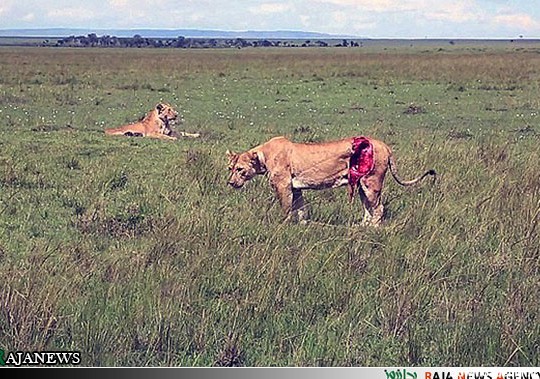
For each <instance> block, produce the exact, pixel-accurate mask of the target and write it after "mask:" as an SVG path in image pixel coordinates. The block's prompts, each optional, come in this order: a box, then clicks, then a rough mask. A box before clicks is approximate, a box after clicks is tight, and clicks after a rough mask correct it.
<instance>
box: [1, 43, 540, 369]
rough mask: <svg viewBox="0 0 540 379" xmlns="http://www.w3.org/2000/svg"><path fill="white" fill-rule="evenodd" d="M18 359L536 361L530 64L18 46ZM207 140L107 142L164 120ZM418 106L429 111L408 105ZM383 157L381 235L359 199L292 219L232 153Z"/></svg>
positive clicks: (5, 214)
mask: <svg viewBox="0 0 540 379" xmlns="http://www.w3.org/2000/svg"><path fill="white" fill-rule="evenodd" d="M0 65H1V66H2V67H3V70H4V71H3V74H2V76H1V78H0V115H1V119H2V120H3V121H2V123H1V124H0V125H1V127H0V136H1V138H0V146H1V149H0V263H1V268H0V280H1V281H2V283H3V285H2V286H1V287H0V304H1V305H0V343H1V345H0V348H3V349H5V350H10V351H13V350H29V351H34V350H54V349H60V350H70V349H74V350H80V351H81V352H82V359H83V364H85V365H90V366H94V365H103V366H119V365H125V366H131V365H138V366H139V365H140V366H146V365H156V366H158V365H159V366H163V365H170V366H176V365H182V366H209V365H218V366H219V365H249V366H272V365H278V366H307V365H309V366H318V365H324V366H356V365H362V366H394V365H413V366H414V365H422V366H445V365H460V366H481V365H489V366H501V365H502V366H518V365H527V366H537V365H539V361H538V354H537V352H538V346H539V344H540V338H539V335H540V329H539V327H538V323H537V322H536V321H537V320H536V319H537V314H538V313H539V311H540V309H539V302H538V299H537V294H538V293H539V290H540V288H539V281H538V280H537V279H536V278H537V275H538V268H539V264H538V259H539V255H540V248H539V246H540V236H539V231H540V228H539V226H538V224H539V219H540V202H539V198H540V196H539V195H540V181H539V176H538V162H539V161H540V160H539V153H538V148H537V145H538V140H539V134H538V133H539V130H538V126H537V123H538V117H539V116H538V112H539V111H540V109H539V108H540V104H539V102H538V96H537V95H538V84H537V83H538V82H539V79H540V55H538V54H537V51H536V50H535V49H529V50H523V51H515V50H488V51H486V52H478V51H476V50H475V51H473V50H466V49H455V50H452V51H443V52H440V51H437V50H431V51H417V50H413V51H408V50H399V51H387V52H383V51H371V50H370V51H367V52H365V51H364V50H362V49H357V50H348V49H329V50H325V49H313V50H311V49H305V50H304V49H299V50H290V49H275V50H274V49H268V50H267V49H262V50H257V49H246V50H241V51H237V50H235V51H228V50H227V51H225V50H217V51H216V50H208V51H192V50H189V51H161V50H160V51H155V50H136V51H134V50H115V49H106V50H105V49H104V50H91V49H84V50H75V49H73V50H71V49H39V48H32V49H24V48H20V49H19V48H17V49H15V48H2V49H0ZM160 100H165V101H168V102H170V103H171V104H173V105H174V106H176V107H177V108H179V110H180V111H181V113H182V115H183V117H184V119H185V122H184V124H183V125H180V126H178V128H179V129H182V130H187V131H199V132H201V133H202V138H201V139H199V140H187V139H186V140H180V141H177V142H173V143H170V142H163V141H152V140H145V139H128V138H107V137H105V136H104V134H103V133H102V131H103V129H104V128H105V127H112V126H116V125H120V124H123V123H125V122H129V121H134V120H136V119H138V118H139V117H140V116H141V115H142V114H144V113H145V112H147V111H148V110H149V109H150V108H151V107H152V106H153V105H155V103H156V102H158V101H160ZM411 105H414V106H415V107H416V109H420V110H421V112H418V113H416V114H413V113H411V112H408V111H407V110H408V109H409V107H410V106H411ZM277 134H285V135H288V136H289V137H291V138H293V139H295V140H299V141H319V140H327V139H333V138H340V137H344V136H350V135H357V134H367V135H372V136H375V137H378V138H381V139H383V140H385V141H386V142H388V143H389V144H390V145H391V146H392V148H393V150H394V151H395V154H396V158H397V161H398V164H399V167H400V173H401V175H402V176H404V177H409V176H413V175H415V174H417V173H419V172H420V171H422V170H424V169H425V168H428V167H429V168H431V167H433V168H435V169H436V170H437V171H438V172H439V173H440V175H439V178H438V180H437V181H436V182H435V183H429V182H426V183H423V184H422V185H420V186H418V187H416V188H412V189H403V188H401V187H399V186H397V185H396V184H395V183H394V182H393V181H392V179H391V178H389V179H388V180H387V183H386V188H385V190H384V201H385V206H386V218H385V223H384V227H382V228H379V229H370V228H362V227H360V226H358V225H357V224H358V222H359V220H360V219H361V214H362V209H361V206H360V203H359V202H358V201H355V202H354V203H353V204H352V205H351V204H349V202H348V199H347V195H346V193H345V192H346V191H341V190H333V191H321V192H309V193H306V197H307V200H308V202H309V206H310V211H311V217H312V219H314V220H315V221H318V222H317V223H312V224H308V225H307V226H304V225H294V224H289V223H285V222H284V220H283V215H282V213H281V210H280V209H279V206H278V204H277V203H276V201H275V198H274V195H273V194H272V192H271V189H270V187H269V185H268V183H267V181H266V179H265V178H257V179H255V180H254V181H253V182H251V183H249V185H248V186H246V188H245V189H244V190H242V191H238V192H237V191H233V190H232V189H230V188H227V187H226V179H227V173H226V159H225V155H224V153H225V151H226V150H227V149H232V150H242V149H247V148H250V147H252V146H254V145H256V144H259V143H262V142H264V141H265V140H267V139H268V138H270V137H272V136H275V135H277Z"/></svg>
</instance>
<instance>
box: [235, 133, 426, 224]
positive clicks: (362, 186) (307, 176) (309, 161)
mask: <svg viewBox="0 0 540 379" xmlns="http://www.w3.org/2000/svg"><path fill="white" fill-rule="evenodd" d="M227 155H228V158H229V170H230V171H231V175H230V178H229V181H228V184H230V185H231V186H232V187H234V188H240V187H242V186H243V185H244V184H245V183H246V182H247V181H248V180H250V179H251V178H253V177H254V176H255V175H258V174H266V173H268V174H269V178H270V183H271V184H272V186H273V188H274V189H275V191H276V194H277V196H278V198H279V200H280V202H281V206H282V208H283V209H284V210H285V212H286V213H287V216H288V218H293V219H298V220H300V221H305V219H306V214H305V211H304V199H303V198H302V190H304V189H314V190H319V189H325V188H336V187H341V186H344V185H347V184H348V185H349V194H350V195H351V198H352V196H353V194H354V191H355V187H356V186H358V192H359V194H360V198H361V200H362V203H363V205H364V217H363V220H362V224H364V225H373V226H378V225H379V224H380V223H381V220H382V217H383V204H382V202H381V190H382V188H383V182H384V177H385V175H386V171H387V170H388V167H390V172H391V173H392V176H393V177H394V179H395V180H396V181H397V182H398V183H399V184H400V185H402V186H409V185H412V184H415V183H417V182H419V181H420V180H422V179H423V178H424V177H425V176H427V175H435V171H434V170H428V171H426V172H425V173H424V174H422V175H421V176H419V177H418V178H416V179H413V180H409V181H403V180H401V179H400V178H399V177H398V176H397V172H396V163H395V162H394V157H393V155H392V151H391V150H390V148H389V147H388V146H387V145H386V144H385V143H383V142H381V141H378V140H376V139H373V138H368V137H354V138H346V139H342V140H339V141H332V142H325V143H313V144H305V143H294V142H291V141H289V140H288V139H286V138H285V137H275V138H272V139H271V140H270V141H268V142H266V143H263V144H262V145H259V146H256V147H254V148H252V149H251V150H248V151H246V152H243V153H240V154H236V153H231V152H229V151H227Z"/></svg>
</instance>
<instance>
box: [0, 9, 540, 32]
mask: <svg viewBox="0 0 540 379" xmlns="http://www.w3.org/2000/svg"><path fill="white" fill-rule="evenodd" d="M53 27H67V28H85V29H87V28H89V29H94V28H95V29H120V28H121V29H136V28H150V29H218V30H228V31H244V30H302V31H312V32H322V33H331V34H340V35H354V36H358V37H362V38H519V37H521V36H523V37H524V38H540V0H268V1H264V0H263V1H255V0H212V1H211V0H0V29H28V28H53Z"/></svg>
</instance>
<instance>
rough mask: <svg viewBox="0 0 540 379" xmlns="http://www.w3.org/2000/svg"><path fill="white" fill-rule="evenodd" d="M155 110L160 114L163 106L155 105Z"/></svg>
mask: <svg viewBox="0 0 540 379" xmlns="http://www.w3.org/2000/svg"><path fill="white" fill-rule="evenodd" d="M156 109H157V111H158V112H161V111H162V110H163V104H161V103H159V104H157V105H156Z"/></svg>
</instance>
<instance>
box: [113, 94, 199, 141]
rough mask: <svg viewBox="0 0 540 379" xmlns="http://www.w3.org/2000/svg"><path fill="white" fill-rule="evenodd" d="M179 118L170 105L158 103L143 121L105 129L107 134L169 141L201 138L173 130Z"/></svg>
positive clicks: (197, 135)
mask: <svg viewBox="0 0 540 379" xmlns="http://www.w3.org/2000/svg"><path fill="white" fill-rule="evenodd" d="M177 117H178V112H176V111H175V110H174V109H173V107H171V106H170V105H169V104H165V103H158V104H157V105H156V106H155V108H154V109H152V110H151V111H150V112H148V113H147V114H146V116H145V117H144V118H143V119H142V120H141V121H139V122H136V123H133V124H129V125H125V126H121V127H119V128H113V129H105V134H108V135H123V136H128V137H150V138H161V139H169V140H175V139H176V136H175V135H180V136H183V137H193V138H196V137H199V134H198V133H186V132H176V131H174V130H172V129H171V126H172V123H173V122H174V121H175V120H176V118H177Z"/></svg>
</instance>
